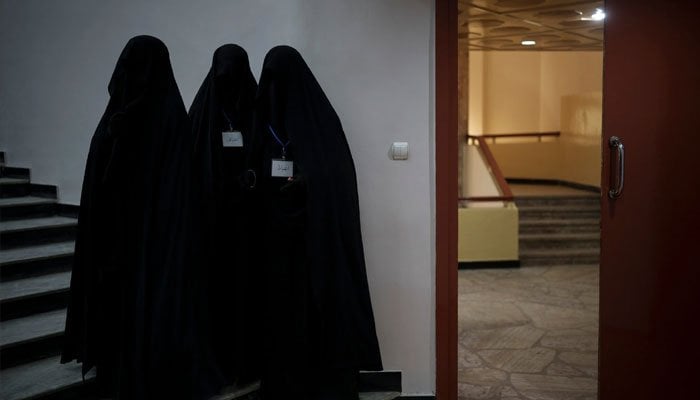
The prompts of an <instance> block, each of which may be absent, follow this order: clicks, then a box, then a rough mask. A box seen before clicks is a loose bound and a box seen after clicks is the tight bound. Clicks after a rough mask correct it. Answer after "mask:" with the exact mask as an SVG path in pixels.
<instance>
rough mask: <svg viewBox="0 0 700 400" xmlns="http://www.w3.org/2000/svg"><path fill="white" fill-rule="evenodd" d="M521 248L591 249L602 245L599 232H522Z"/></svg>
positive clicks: (522, 249)
mask: <svg viewBox="0 0 700 400" xmlns="http://www.w3.org/2000/svg"><path fill="white" fill-rule="evenodd" d="M519 245H520V250H521V251H525V250H530V249H590V248H595V249H597V248H599V247H600V234H599V233H595V232H594V233H525V234H523V233H521V234H520V241H519Z"/></svg>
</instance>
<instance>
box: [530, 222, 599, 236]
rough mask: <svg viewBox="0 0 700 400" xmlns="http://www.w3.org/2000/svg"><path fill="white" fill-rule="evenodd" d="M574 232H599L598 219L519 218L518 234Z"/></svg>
mask: <svg viewBox="0 0 700 400" xmlns="http://www.w3.org/2000/svg"><path fill="white" fill-rule="evenodd" d="M576 232H588V233H591V232H600V220H599V219H597V218H590V219H578V218H574V219H525V220H520V234H527V233H576Z"/></svg>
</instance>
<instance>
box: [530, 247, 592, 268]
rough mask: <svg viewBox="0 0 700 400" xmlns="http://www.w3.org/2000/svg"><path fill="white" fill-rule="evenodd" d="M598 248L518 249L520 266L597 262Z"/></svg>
mask: <svg viewBox="0 0 700 400" xmlns="http://www.w3.org/2000/svg"><path fill="white" fill-rule="evenodd" d="M599 261H600V249H598V248H588V249H586V248H584V249H526V250H521V251H520V265H521V266H545V265H580V264H598V263H599Z"/></svg>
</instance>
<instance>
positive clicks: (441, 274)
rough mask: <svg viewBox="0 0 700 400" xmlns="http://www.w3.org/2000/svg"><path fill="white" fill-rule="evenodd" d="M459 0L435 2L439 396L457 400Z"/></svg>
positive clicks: (437, 348) (437, 383)
mask: <svg viewBox="0 0 700 400" xmlns="http://www.w3.org/2000/svg"><path fill="white" fill-rule="evenodd" d="M457 40H458V37H457V0H436V1H435V200H436V201H435V204H436V211H435V215H436V221H435V226H436V234H435V241H436V244H435V247H436V248H435V253H436V260H435V286H436V287H435V296H436V299H435V304H436V312H435V323H436V326H435V335H436V338H435V341H436V343H435V349H436V375H437V376H436V397H437V399H438V400H457V197H458V192H457V190H458V186H457V179H458V177H457V145H458V141H457V118H458V115H457Z"/></svg>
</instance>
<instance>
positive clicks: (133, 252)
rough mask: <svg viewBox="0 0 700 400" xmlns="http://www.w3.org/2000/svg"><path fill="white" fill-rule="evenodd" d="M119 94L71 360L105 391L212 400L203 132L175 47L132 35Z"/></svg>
mask: <svg viewBox="0 0 700 400" xmlns="http://www.w3.org/2000/svg"><path fill="white" fill-rule="evenodd" d="M109 94H110V100H109V104H108V105H107V109H106V111H105V113H104V115H103V116H102V119H101V120H100V122H99V125H98V126H97V129H96V131H95V134H94V136H93V138H92V141H91V144H90V151H89V154H88V160H87V165H86V168H85V177H84V181H83V189H82V196H81V204H80V213H79V219H78V232H77V239H76V246H75V261H74V266H73V275H72V278H71V299H70V303H69V307H68V317H67V321H66V336H65V346H64V350H63V356H62V362H64V363H65V362H69V361H72V360H77V361H78V362H82V363H83V372H84V373H86V372H87V371H89V370H90V369H92V368H93V367H96V373H97V382H98V387H99V389H100V392H101V393H102V394H103V395H104V396H110V397H115V398H121V399H130V400H131V399H155V398H206V397H207V396H208V394H210V393H211V392H212V391H215V390H216V389H215V388H206V386H207V384H208V382H206V381H203V380H201V379H200V378H201V376H202V375H205V376H208V377H211V379H215V377H214V376H213V375H211V374H207V373H206V372H208V369H207V368H208V367H207V362H206V360H203V358H204V357H205V354H206V352H205V351H202V350H201V349H200V346H201V343H200V342H199V340H198V337H199V335H198V332H197V327H198V326H199V324H198V323H197V318H199V317H198V316H197V315H195V310H194V308H193V304H194V302H193V301H192V300H193V293H195V292H196V291H197V290H198V289H197V288H196V287H194V285H196V284H197V282H198V281H199V279H198V277H197V276H196V268H194V265H195V261H196V260H195V257H196V252H195V250H196V249H195V248H193V247H192V246H191V244H190V237H191V235H196V232H195V231H194V229H193V222H192V221H195V220H196V218H195V217H196V212H195V211H194V210H193V208H194V207H195V204H194V201H193V199H192V198H191V196H190V194H191V178H192V174H191V164H192V160H191V158H192V157H191V156H192V147H193V137H192V134H191V126H190V123H189V120H188V118H187V113H186V110H185V107H184V104H183V102H182V98H181V96H180V93H179V90H178V88H177V85H176V83H175V79H174V76H173V72H172V68H171V66H170V60H169V54H168V50H167V48H166V46H165V45H164V44H163V43H162V42H161V41H160V40H159V39H156V38H154V37H150V36H137V37H134V38H132V39H131V40H129V42H128V43H127V44H126V47H125V48H124V50H123V51H122V53H121V55H120V56H119V59H118V61H117V65H116V67H115V70H114V73H113V75H112V78H111V80H110V82H109ZM205 371H206V372H205ZM207 379H209V378H207Z"/></svg>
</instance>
